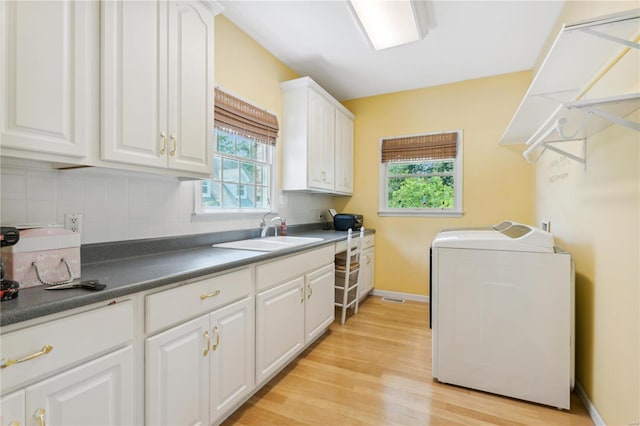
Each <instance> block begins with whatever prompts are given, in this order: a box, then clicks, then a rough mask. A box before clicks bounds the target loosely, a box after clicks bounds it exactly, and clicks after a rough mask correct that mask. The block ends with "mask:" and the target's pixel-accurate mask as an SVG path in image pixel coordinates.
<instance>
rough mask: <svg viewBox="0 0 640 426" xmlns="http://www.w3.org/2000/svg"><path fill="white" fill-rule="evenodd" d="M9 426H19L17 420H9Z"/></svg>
mask: <svg viewBox="0 0 640 426" xmlns="http://www.w3.org/2000/svg"><path fill="white" fill-rule="evenodd" d="M9 426H20V422H19V421H17V420H11V423H9Z"/></svg>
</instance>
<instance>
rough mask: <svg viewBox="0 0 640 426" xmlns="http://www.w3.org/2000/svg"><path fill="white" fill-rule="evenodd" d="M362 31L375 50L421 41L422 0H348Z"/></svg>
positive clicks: (424, 31) (422, 36)
mask: <svg viewBox="0 0 640 426" xmlns="http://www.w3.org/2000/svg"><path fill="white" fill-rule="evenodd" d="M350 4H351V7H352V9H353V11H354V14H355V16H356V18H357V20H358V22H359V23H360V25H361V27H362V29H363V32H364V33H365V34H366V35H367V37H368V38H369V41H370V42H371V44H372V45H373V48H374V49H376V50H380V49H386V48H388V47H394V46H399V45H402V44H406V43H411V42H413V41H418V40H422V38H424V36H425V34H426V27H425V26H424V13H423V12H424V10H423V7H424V0H417V1H413V0H351V1H350Z"/></svg>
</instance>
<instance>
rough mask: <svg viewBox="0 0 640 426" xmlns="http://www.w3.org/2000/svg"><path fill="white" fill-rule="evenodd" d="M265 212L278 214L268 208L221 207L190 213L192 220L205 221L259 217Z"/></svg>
mask: <svg viewBox="0 0 640 426" xmlns="http://www.w3.org/2000/svg"><path fill="white" fill-rule="evenodd" d="M265 213H270V214H273V215H276V216H277V215H278V212H275V211H270V210H269V209H256V210H251V211H248V210H241V209H221V210H220V211H204V212H194V213H192V214H191V220H192V221H193V222H206V221H210V220H216V219H221V220H226V219H247V218H260V217H262V216H263V215H264V214H265Z"/></svg>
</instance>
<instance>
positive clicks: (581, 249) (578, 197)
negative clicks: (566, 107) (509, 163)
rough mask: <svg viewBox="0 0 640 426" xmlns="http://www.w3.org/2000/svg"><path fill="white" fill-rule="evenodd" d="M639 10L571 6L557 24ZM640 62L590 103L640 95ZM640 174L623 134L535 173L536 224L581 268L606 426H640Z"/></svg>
mask: <svg viewBox="0 0 640 426" xmlns="http://www.w3.org/2000/svg"><path fill="white" fill-rule="evenodd" d="M638 6H639V4H638V2H637V1H635V2H604V1H602V2H574V1H570V2H568V3H567V4H566V6H565V9H564V11H563V13H562V16H561V19H560V21H561V22H569V23H570V22H573V21H576V20H581V19H585V18H590V17H593V16H599V15H602V14H609V13H613V12H616V11H620V10H629V9H632V8H637V7H638ZM631 54H633V52H632V53H631ZM629 56H630V55H629ZM638 57H639V55H638V53H635V56H632V57H631V58H630V59H631V60H630V61H626V60H627V58H624V59H623V61H621V62H620V63H619V64H618V65H616V67H614V68H613V69H612V73H611V75H609V76H607V78H606V79H603V80H602V81H601V82H600V83H599V84H598V85H596V86H595V87H594V90H592V91H591V92H590V93H589V97H592V98H593V97H598V96H605V95H609V94H619V93H624V92H625V90H621V87H623V88H624V87H626V89H627V90H626V92H627V93H628V92H631V91H635V92H638V91H640V87H639V82H638V80H639V78H638V76H639V75H640V70H639V69H638V67H639V64H640V60H639V59H638ZM629 64H630V66H628V65H629ZM596 91H597V92H598V95H597V96H596V93H595V92H596ZM631 118H633V119H634V120H635V121H636V122H637V121H639V120H640V111H636V113H634V115H633V117H631ZM570 149H573V147H570ZM639 170H640V136H639V134H638V132H636V131H634V130H631V129H628V128H626V127H621V126H617V125H614V126H610V127H609V128H607V129H606V130H604V131H603V132H601V133H600V134H598V135H596V136H594V137H592V138H591V139H589V141H588V143H587V164H586V165H584V166H583V165H582V164H579V163H577V162H573V161H571V160H568V159H565V158H563V157H561V156H559V155H557V154H554V153H551V152H546V153H545V154H544V155H543V156H542V157H541V159H540V160H539V162H538V164H537V165H536V178H535V194H536V197H535V202H534V204H535V218H536V222H539V221H540V220H543V219H548V220H550V221H551V230H552V232H553V233H554V235H555V238H556V241H557V243H558V244H560V245H562V246H563V247H564V248H566V249H567V250H569V251H570V252H571V254H572V255H573V257H574V260H575V264H576V272H577V274H576V346H577V350H576V368H577V370H576V375H577V380H578V382H579V383H580V384H581V386H582V387H583V388H584V390H585V392H586V393H587V395H588V397H589V399H590V400H591V401H592V402H593V404H594V405H595V407H596V409H597V410H598V412H599V413H600V415H601V416H602V418H603V419H604V421H605V422H606V424H608V425H629V424H638V423H640V268H639V266H638V264H639V263H640V199H639V198H640V172H639Z"/></svg>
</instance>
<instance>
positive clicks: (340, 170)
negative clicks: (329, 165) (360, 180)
mask: <svg viewBox="0 0 640 426" xmlns="http://www.w3.org/2000/svg"><path fill="white" fill-rule="evenodd" d="M335 158H336V163H335V187H336V192H340V193H344V194H352V193H353V120H351V119H350V118H349V117H347V116H346V115H345V114H344V113H343V112H342V111H340V110H336V156H335Z"/></svg>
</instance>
